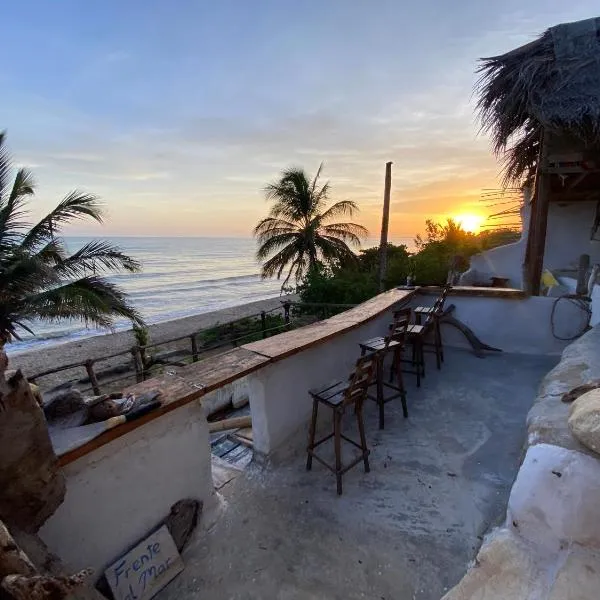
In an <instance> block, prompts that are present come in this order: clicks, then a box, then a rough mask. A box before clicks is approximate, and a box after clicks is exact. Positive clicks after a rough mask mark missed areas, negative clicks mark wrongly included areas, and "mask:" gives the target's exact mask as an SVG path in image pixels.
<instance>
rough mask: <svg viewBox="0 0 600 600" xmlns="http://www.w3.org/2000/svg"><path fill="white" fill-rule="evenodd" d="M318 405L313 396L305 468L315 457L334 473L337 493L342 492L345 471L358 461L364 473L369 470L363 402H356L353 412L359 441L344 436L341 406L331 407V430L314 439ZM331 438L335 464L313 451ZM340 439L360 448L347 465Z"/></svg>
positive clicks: (309, 467)
mask: <svg viewBox="0 0 600 600" xmlns="http://www.w3.org/2000/svg"><path fill="white" fill-rule="evenodd" d="M318 406H319V401H318V399H316V398H313V411H312V419H311V422H310V432H309V439H308V447H307V453H308V456H307V458H306V469H307V470H308V471H310V470H311V468H312V459H313V457H314V458H316V459H317V460H318V461H319V462H320V463H321V464H323V465H324V466H326V467H327V468H328V469H330V470H331V471H333V473H334V474H335V479H336V484H337V493H338V494H340V495H341V494H342V491H343V488H342V477H343V475H344V473H345V472H346V471H348V470H349V469H350V468H352V467H353V466H354V465H356V464H358V463H359V462H360V461H362V462H363V464H364V466H365V473H369V471H370V470H371V468H370V466H369V449H368V447H367V437H366V435H365V423H364V420H363V402H362V401H361V402H357V403H356V405H355V414H356V422H357V425H358V433H359V435H360V442H359V443H357V442H356V441H354V440H352V439H351V438H349V437H346V436H345V435H344V434H343V433H342V417H343V416H344V408H343V407H334V408H333V432H332V433H330V434H329V435H327V436H325V437H324V438H322V439H320V440H319V441H316V440H315V437H316V429H317V417H318ZM331 438H333V447H334V453H335V465H331V464H329V463H327V462H326V461H325V460H323V459H322V458H321V457H319V455H318V454H316V453H315V452H314V449H315V448H316V447H317V446H319V445H320V444H322V443H323V442H326V441H327V440H329V439H331ZM342 440H345V441H346V442H349V443H351V444H352V445H354V446H356V447H357V448H359V449H360V455H359V456H357V457H356V458H355V459H354V460H352V461H351V462H350V463H349V464H348V465H346V466H344V465H343V464H342Z"/></svg>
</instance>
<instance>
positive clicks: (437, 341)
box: [414, 285, 452, 369]
mask: <svg viewBox="0 0 600 600" xmlns="http://www.w3.org/2000/svg"><path fill="white" fill-rule="evenodd" d="M451 288H452V286H451V285H445V286H444V287H443V289H442V293H441V294H440V296H439V297H438V298H437V299H436V301H435V303H434V305H433V306H417V308H415V309H414V313H415V318H416V324H417V325H421V324H422V323H421V320H422V317H423V316H425V317H426V319H427V318H430V317H431V318H432V319H433V327H434V343H433V346H434V352H435V354H436V363H437V368H438V369H440V368H441V363H443V362H444V346H443V344H442V331H441V327H440V318H441V317H442V315H443V314H444V304H445V302H446V298H447V296H448V293H449V292H450V289H451ZM424 345H425V346H429V345H431V344H428V343H425V344H424Z"/></svg>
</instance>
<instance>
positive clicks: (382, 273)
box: [379, 162, 392, 292]
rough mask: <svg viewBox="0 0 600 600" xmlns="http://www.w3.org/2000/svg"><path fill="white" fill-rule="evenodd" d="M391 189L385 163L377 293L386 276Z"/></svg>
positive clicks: (388, 172)
mask: <svg viewBox="0 0 600 600" xmlns="http://www.w3.org/2000/svg"><path fill="white" fill-rule="evenodd" d="M391 189H392V163H391V162H387V163H385V188H384V191H383V216H382V217H381V240H380V242H379V291H380V292H383V290H384V289H385V277H386V274H387V241H388V226H389V223H390V191H391Z"/></svg>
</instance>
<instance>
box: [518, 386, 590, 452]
mask: <svg viewBox="0 0 600 600" xmlns="http://www.w3.org/2000/svg"><path fill="white" fill-rule="evenodd" d="M568 419H569V405H568V404H565V403H564V402H561V396H554V395H553V396H545V397H544V398H543V399H542V400H540V401H538V402H536V403H535V404H534V405H533V407H532V408H531V410H530V411H529V414H528V415H527V443H528V445H529V446H535V445H536V444H552V445H554V446H561V447H562V448H567V449H568V450H577V451H578V452H583V453H585V454H592V453H591V452H590V451H589V450H588V449H587V448H586V447H585V446H583V445H582V444H581V443H580V442H579V440H578V439H577V438H576V437H574V436H573V434H572V433H571V430H570V429H569V425H568Z"/></svg>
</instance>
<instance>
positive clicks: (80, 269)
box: [54, 240, 141, 277]
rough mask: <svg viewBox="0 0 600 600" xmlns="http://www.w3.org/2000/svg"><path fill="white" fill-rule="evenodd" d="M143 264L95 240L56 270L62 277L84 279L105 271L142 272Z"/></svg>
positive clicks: (64, 261)
mask: <svg viewBox="0 0 600 600" xmlns="http://www.w3.org/2000/svg"><path fill="white" fill-rule="evenodd" d="M140 269H141V264H140V263H139V262H138V261H137V260H135V259H133V258H131V257H130V256H128V255H127V254H124V253H123V252H122V251H121V250H120V249H119V248H118V247H116V246H114V245H113V244H111V243H110V242H105V241H101V240H93V241H91V242H88V243H87V244H85V246H83V247H82V248H81V249H79V250H78V251H77V252H75V253H74V254H72V255H71V256H68V257H66V258H64V259H63V260H61V261H60V262H58V263H57V264H56V265H55V267H54V270H55V271H56V273H57V274H58V275H59V276H60V277H82V276H84V275H88V274H90V273H93V274H99V273H102V272H104V271H121V270H122V271H127V272H128V273H136V272H138V271H140Z"/></svg>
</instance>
